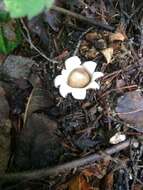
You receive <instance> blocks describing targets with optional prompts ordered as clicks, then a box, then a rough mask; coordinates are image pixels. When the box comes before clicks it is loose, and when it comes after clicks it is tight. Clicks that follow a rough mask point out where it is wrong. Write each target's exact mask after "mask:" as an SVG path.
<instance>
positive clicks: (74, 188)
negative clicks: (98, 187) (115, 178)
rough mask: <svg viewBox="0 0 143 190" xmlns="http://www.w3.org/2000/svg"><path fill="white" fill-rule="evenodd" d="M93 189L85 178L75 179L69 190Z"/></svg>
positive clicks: (78, 177)
mask: <svg viewBox="0 0 143 190" xmlns="http://www.w3.org/2000/svg"><path fill="white" fill-rule="evenodd" d="M92 189H93V188H92V187H91V186H90V185H89V184H88V183H87V181H86V179H85V178H84V176H82V175H79V176H76V177H74V178H73V179H72V180H71V181H70V183H69V190H92Z"/></svg>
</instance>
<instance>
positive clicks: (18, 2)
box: [4, 0, 51, 18]
mask: <svg viewBox="0 0 143 190" xmlns="http://www.w3.org/2000/svg"><path fill="white" fill-rule="evenodd" d="M46 1H47V0H4V2H5V6H6V8H7V10H8V11H9V12H10V15H11V17H13V18H18V17H24V16H28V17H29V18H31V17H33V16H36V15H37V14H38V13H40V12H41V11H42V10H43V9H44V7H45V5H46ZM49 2H51V0H50V1H49Z"/></svg>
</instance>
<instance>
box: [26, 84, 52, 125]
mask: <svg viewBox="0 0 143 190" xmlns="http://www.w3.org/2000/svg"><path fill="white" fill-rule="evenodd" d="M52 105H53V100H52V98H51V97H50V95H49V93H48V92H47V91H46V90H44V89H43V88H42V87H34V88H33V90H32V92H31V95H30V96H29V99H28V102H27V105H26V110H25V114H24V123H25V122H26V120H27V119H28V117H29V116H30V115H31V114H32V113H33V112H36V111H38V110H44V109H47V108H49V107H51V106H52Z"/></svg>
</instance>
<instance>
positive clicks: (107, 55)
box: [101, 47, 113, 63]
mask: <svg viewBox="0 0 143 190" xmlns="http://www.w3.org/2000/svg"><path fill="white" fill-rule="evenodd" d="M101 53H102V55H103V56H104V57H105V59H106V61H107V63H110V62H111V59H112V56H113V48H112V47H110V48H106V49H104V50H102V51H101Z"/></svg>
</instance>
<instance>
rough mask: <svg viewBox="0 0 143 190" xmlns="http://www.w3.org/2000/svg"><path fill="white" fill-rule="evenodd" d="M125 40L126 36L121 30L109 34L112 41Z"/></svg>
mask: <svg viewBox="0 0 143 190" xmlns="http://www.w3.org/2000/svg"><path fill="white" fill-rule="evenodd" d="M124 40H125V36H124V35H123V34H122V33H120V32H116V33H112V34H110V35H109V41H110V42H114V41H121V42H123V41H124Z"/></svg>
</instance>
